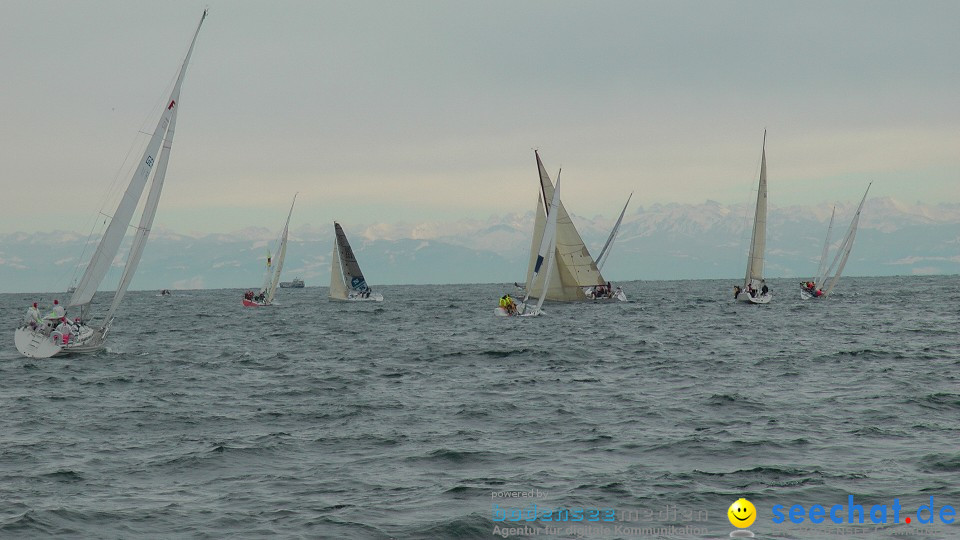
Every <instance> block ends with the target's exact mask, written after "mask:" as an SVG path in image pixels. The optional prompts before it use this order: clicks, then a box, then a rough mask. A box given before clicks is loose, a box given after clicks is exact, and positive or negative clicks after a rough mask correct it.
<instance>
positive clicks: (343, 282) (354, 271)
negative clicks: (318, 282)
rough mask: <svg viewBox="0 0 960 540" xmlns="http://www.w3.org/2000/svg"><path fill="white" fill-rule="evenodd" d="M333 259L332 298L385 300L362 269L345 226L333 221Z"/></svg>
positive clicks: (350, 300) (331, 271) (349, 300)
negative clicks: (364, 275) (368, 281)
mask: <svg viewBox="0 0 960 540" xmlns="http://www.w3.org/2000/svg"><path fill="white" fill-rule="evenodd" d="M333 231H334V233H335V234H336V238H334V239H333V259H332V260H331V261H330V298H331V299H332V300H344V301H348V302H383V295H382V294H380V293H376V292H373V290H372V289H371V288H370V287H369V286H368V285H367V280H366V279H364V277H363V272H361V271H360V264H359V263H358V262H357V258H356V256H354V254H353V249H351V248H350V242H349V241H347V235H346V234H344V232H343V227H341V226H340V224H339V223H337V222H336V221H334V222H333Z"/></svg>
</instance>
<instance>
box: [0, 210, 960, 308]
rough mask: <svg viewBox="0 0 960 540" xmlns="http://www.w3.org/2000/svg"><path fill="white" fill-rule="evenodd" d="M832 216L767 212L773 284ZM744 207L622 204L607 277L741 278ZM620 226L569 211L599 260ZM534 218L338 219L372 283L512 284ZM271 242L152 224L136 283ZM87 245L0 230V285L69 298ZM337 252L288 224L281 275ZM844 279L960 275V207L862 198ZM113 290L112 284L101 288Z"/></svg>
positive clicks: (811, 266)
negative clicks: (68, 289)
mask: <svg viewBox="0 0 960 540" xmlns="http://www.w3.org/2000/svg"><path fill="white" fill-rule="evenodd" d="M615 206H616V205H615V204H611V208H613V207H615ZM831 208H832V206H831V205H827V204H821V205H795V206H785V207H775V206H772V205H771V207H770V209H769V214H768V229H767V256H766V271H765V274H766V275H767V276H768V277H771V278H775V277H809V276H810V274H811V273H813V272H814V271H815V270H816V267H817V263H818V257H819V256H820V249H821V246H822V243H823V238H824V235H825V234H826V228H827V221H828V220H829V217H830V211H831ZM571 211H573V209H572V208H571ZM854 211H855V203H854V204H848V205H843V206H838V207H837V218H836V222H835V224H834V230H833V237H834V243H835V244H836V243H838V242H839V240H840V238H841V237H842V236H843V234H844V232H845V231H846V228H847V226H848V225H849V222H850V219H851V218H852V215H853V212H854ZM752 213H753V209H752V207H748V206H747V205H722V204H719V203H716V202H713V201H707V202H705V203H702V204H666V205H659V204H654V205H651V206H647V207H642V206H635V207H633V208H630V209H628V211H627V216H626V217H625V218H624V223H623V225H622V227H621V229H620V235H619V238H618V240H617V243H616V245H615V247H614V250H613V253H612V255H611V256H610V259H609V261H608V262H607V265H606V267H605V268H604V275H605V277H607V278H608V279H610V280H615V281H622V280H659V279H706V278H731V279H734V278H739V277H740V276H742V274H743V272H744V268H745V265H746V262H745V259H746V251H747V244H748V242H749V234H750V233H749V228H750V226H751V219H752ZM615 219H616V216H615V215H610V216H602V217H601V216H596V217H593V218H590V217H584V216H579V215H576V214H575V213H574V214H573V220H574V223H575V224H576V225H577V228H578V229H579V230H580V233H581V236H582V237H583V239H584V241H585V242H586V244H587V247H588V248H589V249H590V250H591V252H594V253H595V252H596V251H598V250H599V248H600V246H602V244H603V242H604V241H605V240H606V237H607V235H608V234H609V232H610V229H611V228H612V226H613V223H614V221H615ZM533 221H534V216H533V212H532V211H531V212H527V213H525V214H507V215H499V216H492V217H490V218H489V219H486V220H470V219H464V220H459V221H426V220H425V221H420V222H413V223H372V224H366V225H363V224H360V225H356V224H355V225H350V224H346V223H345V224H343V225H344V227H345V230H346V232H347V235H348V237H349V238H350V241H351V243H352V244H353V248H354V251H355V252H356V254H357V257H358V259H359V261H360V263H361V266H362V268H363V269H364V273H365V274H366V277H367V279H368V281H369V282H370V283H371V284H374V285H376V284H398V283H410V284H423V283H478V282H493V283H496V282H508V283H509V282H513V281H521V280H523V279H524V276H525V274H526V264H527V257H528V253H529V250H530V244H531V238H530V236H531V233H532V230H533ZM276 234H277V231H271V230H268V229H264V228H246V229H242V230H238V231H234V232H226V233H212V234H184V233H180V232H176V231H171V230H167V229H158V230H154V231H153V233H152V234H151V238H150V242H149V243H148V245H147V249H146V252H145V254H144V257H143V260H142V262H141V263H140V267H139V270H138V272H137V275H136V277H135V278H134V280H133V284H132V288H134V289H159V288H175V289H191V288H222V287H257V286H258V285H259V284H260V283H261V282H262V275H263V269H264V259H265V258H266V254H267V249H268V246H269V245H271V244H273V242H274V240H275V239H276ZM95 240H96V239H94V242H95ZM86 244H87V237H86V235H83V234H79V233H75V232H64V231H53V232H39V233H23V232H14V233H9V234H2V235H0V277H2V281H0V283H2V291H3V292H28V291H59V290H65V289H66V287H67V286H68V285H69V284H70V282H71V279H72V277H73V276H74V274H75V271H76V268H77V264H78V261H86V260H87V259H89V257H90V254H91V253H92V250H93V249H94V247H95V243H92V244H90V245H89V246H87V247H86V251H84V246H85V245H86ZM332 246H333V228H332V227H331V226H329V225H327V224H324V225H322V226H314V225H304V226H301V227H298V228H296V229H294V230H292V231H291V233H290V244H289V246H288V252H287V259H286V263H285V265H284V279H291V278H293V277H294V276H301V277H302V278H303V279H304V280H305V281H306V282H307V286H325V285H327V284H328V283H329V279H330V277H329V275H330V274H329V272H330V254H331V250H332ZM121 254H125V251H124V250H123V249H121ZM116 266H118V268H119V266H120V261H119V260H118V261H117V264H116ZM844 273H845V274H846V275H860V276H879V275H910V274H957V273H960V204H939V205H929V204H922V203H916V204H908V203H904V202H901V201H896V200H894V199H890V198H883V197H878V198H870V199H868V200H867V203H866V205H865V207H864V211H863V214H862V216H861V220H860V227H859V231H858V233H857V240H856V244H855V245H854V249H853V253H852V254H851V256H850V260H849V261H848V263H847V268H846V270H845V272H844ZM117 275H118V276H119V270H118V272H117ZM77 276H78V277H79V274H77ZM115 282H116V280H115V279H114V280H111V277H110V276H108V278H107V280H105V282H104V288H110V287H111V286H112V284H113V283H115Z"/></svg>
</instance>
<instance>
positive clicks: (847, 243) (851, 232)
mask: <svg viewBox="0 0 960 540" xmlns="http://www.w3.org/2000/svg"><path fill="white" fill-rule="evenodd" d="M871 185H873V182H871V183H870V184H868V185H867V190H866V191H865V192H864V193H863V198H862V199H860V206H858V207H857V213H856V214H854V215H853V220H852V221H851V222H850V228H848V229H847V234H846V236H844V238H843V242H841V243H840V247H839V248H837V255H836V257H834V259H833V262H832V263H830V268H828V269H827V272H826V274H825V275H830V273H831V272H834V267H836V271H835V273H834V274H833V277H832V278H830V280H829V281H828V282H827V287H826V289H824V290H823V294H824V296H826V295H828V294H830V291H831V290H833V287H834V286H835V285H836V284H837V282H838V281H840V274H841V273H843V267H844V266H846V264H847V258H849V257H850V251H851V250H852V249H853V241H854V240H855V239H856V237H857V227H858V226H859V224H860V212H862V211H863V203H864V202H866V200H867V193H869V192H870V186H871Z"/></svg>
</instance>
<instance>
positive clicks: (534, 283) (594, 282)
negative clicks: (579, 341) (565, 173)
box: [525, 151, 626, 302]
mask: <svg viewBox="0 0 960 540" xmlns="http://www.w3.org/2000/svg"><path fill="white" fill-rule="evenodd" d="M534 155H535V156H536V158H537V170H538V172H539V174H540V194H539V196H538V199H537V215H536V218H535V221H534V227H533V239H532V243H531V245H530V260H529V264H528V265H527V279H526V286H525V290H526V291H536V292H537V294H538V295H541V294H544V293H542V292H539V291H541V289H543V281H544V280H545V279H546V275H545V274H544V273H539V274H536V275H535V272H534V267H535V265H536V262H537V256H538V254H539V248H540V245H541V241H542V239H543V234H544V231H545V229H546V225H547V214H546V209H545V208H544V201H550V200H553V193H554V187H553V182H551V181H550V175H548V174H547V170H546V168H544V166H543V161H541V159H540V153H539V152H537V151H534ZM554 249H555V253H554V256H555V258H556V264H554V265H553V267H552V268H551V270H550V276H551V278H550V279H549V281H548V283H549V285H550V287H549V288H547V289H546V294H545V299H546V300H550V301H556V302H577V301H587V300H607V299H616V300H620V301H625V300H626V296H625V295H624V294H623V291H622V290H620V289H619V288H618V289H617V290H616V291H614V290H611V289H612V287H610V286H608V284H607V281H606V280H605V279H604V278H603V275H602V274H601V273H600V270H599V268H597V263H596V261H594V259H593V257H591V256H590V252H589V251H588V250H587V246H586V245H584V243H583V239H582V238H581V237H580V233H579V232H578V231H577V228H576V226H574V224H573V221H572V220H571V219H570V214H568V213H567V210H566V208H565V207H564V205H563V201H562V200H561V201H559V205H558V207H557V234H556V247H555V248H554Z"/></svg>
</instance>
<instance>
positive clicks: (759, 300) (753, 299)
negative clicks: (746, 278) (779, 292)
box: [737, 292, 773, 304]
mask: <svg viewBox="0 0 960 540" xmlns="http://www.w3.org/2000/svg"><path fill="white" fill-rule="evenodd" d="M770 300H773V295H772V294H770V293H767V294H760V295H757V296H750V294H749V293H747V292H741V293H740V294H738V295H737V302H744V303H747V304H769V303H770Z"/></svg>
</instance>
